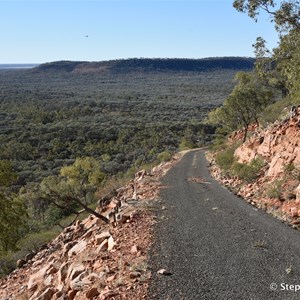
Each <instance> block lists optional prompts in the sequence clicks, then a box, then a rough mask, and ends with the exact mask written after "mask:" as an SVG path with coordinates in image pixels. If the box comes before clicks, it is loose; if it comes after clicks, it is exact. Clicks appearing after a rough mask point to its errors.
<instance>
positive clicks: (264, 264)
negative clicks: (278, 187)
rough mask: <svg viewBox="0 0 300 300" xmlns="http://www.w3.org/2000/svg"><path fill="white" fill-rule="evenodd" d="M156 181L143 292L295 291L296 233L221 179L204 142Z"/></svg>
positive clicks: (289, 295)
mask: <svg viewBox="0 0 300 300" xmlns="http://www.w3.org/2000/svg"><path fill="white" fill-rule="evenodd" d="M195 178H198V179H199V181H203V182H202V183H199V182H194V181H193V180H191V179H195ZM163 185H165V186H166V188H164V189H163V190H162V191H161V192H160V198H161V200H160V202H158V203H157V204H156V208H157V219H158V223H157V224H156V227H155V243H154V245H153V247H152V249H151V251H150V265H151V267H152V268H153V278H152V280H151V283H150V289H149V291H150V293H149V296H148V299H149V300H156V299H163V300H167V299H168V300H177V299H193V300H195V299H208V300H214V299H222V300H223V299H237V300H243V299H247V300H248V299H249V300H250V299H251V300H252V299H253V300H254V299H255V300H256V299H257V300H268V299H270V300H273V299H280V300H289V299H300V233H299V232H297V231H296V230H294V229H291V228H290V227H288V226H287V225H286V224H283V223H281V222H280V221H279V220H277V219H275V218H273V217H272V216H270V215H268V214H266V213H265V212H263V211H260V210H257V209H256V208H254V207H252V206H251V205H249V204H248V203H247V202H246V201H244V200H243V199H241V198H238V197H236V196H235V195H233V194H232V193H231V192H229V191H228V190H226V189H225V188H224V187H222V186H220V185H219V184H218V183H217V182H216V181H215V180H214V179H212V177H211V176H210V174H209V171H208V168H207V161H206V159H205V156H204V151H203V150H198V151H191V152H189V153H187V154H186V155H185V156H184V157H183V159H182V160H181V161H180V162H179V163H178V164H177V165H176V166H175V167H173V168H172V169H171V170H170V171H169V172H168V174H167V175H166V176H165V177H164V179H163ZM162 207H165V209H162ZM161 268H165V269H166V270H167V271H169V272H171V273H172V275H171V276H163V275H158V274H156V271H157V270H159V269H161ZM270 285H272V286H271V288H270ZM287 285H288V286H287ZM276 287H277V288H276ZM275 288H276V290H275ZM297 288H298V289H299V291H298V292H296V291H293V290H291V289H297ZM272 289H273V290H272ZM287 289H288V290H287Z"/></svg>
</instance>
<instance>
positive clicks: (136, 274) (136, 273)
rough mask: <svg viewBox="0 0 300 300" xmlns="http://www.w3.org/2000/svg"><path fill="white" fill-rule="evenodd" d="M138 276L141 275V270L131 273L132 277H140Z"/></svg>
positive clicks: (130, 276)
mask: <svg viewBox="0 0 300 300" xmlns="http://www.w3.org/2000/svg"><path fill="white" fill-rule="evenodd" d="M138 277H141V273H140V272H131V273H130V274H129V278H130V279H135V278H138Z"/></svg>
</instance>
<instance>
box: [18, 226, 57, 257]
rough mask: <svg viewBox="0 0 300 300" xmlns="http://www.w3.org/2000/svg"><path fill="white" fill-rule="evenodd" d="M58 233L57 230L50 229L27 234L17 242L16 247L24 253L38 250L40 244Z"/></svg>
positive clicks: (45, 242) (48, 240)
mask: <svg viewBox="0 0 300 300" xmlns="http://www.w3.org/2000/svg"><path fill="white" fill-rule="evenodd" d="M58 233H59V231H55V230H51V231H44V232H39V233H33V234H29V235H27V236H26V237H24V238H23V239H21V240H20V241H19V242H18V248H19V249H20V251H21V252H24V253H28V252H31V251H33V250H34V251H38V250H39V249H40V247H41V246H42V245H44V244H47V243H48V242H50V241H51V240H52V239H53V238H54V237H56V236H57V234H58Z"/></svg>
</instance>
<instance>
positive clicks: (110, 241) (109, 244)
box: [107, 236, 116, 251]
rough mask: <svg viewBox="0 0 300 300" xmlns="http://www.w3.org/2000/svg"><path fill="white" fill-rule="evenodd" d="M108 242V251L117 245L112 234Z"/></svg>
mask: <svg viewBox="0 0 300 300" xmlns="http://www.w3.org/2000/svg"><path fill="white" fill-rule="evenodd" d="M107 243H108V247H107V250H108V251H111V250H113V248H114V247H115V244H116V243H115V241H114V239H113V237H112V236H110V237H109V238H108V241H107Z"/></svg>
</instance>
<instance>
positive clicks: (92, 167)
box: [39, 157, 109, 223]
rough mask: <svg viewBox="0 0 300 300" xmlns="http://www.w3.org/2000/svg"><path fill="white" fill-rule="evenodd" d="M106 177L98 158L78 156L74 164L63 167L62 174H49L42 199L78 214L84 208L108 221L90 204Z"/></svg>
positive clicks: (41, 191)
mask: <svg viewBox="0 0 300 300" xmlns="http://www.w3.org/2000/svg"><path fill="white" fill-rule="evenodd" d="M104 178H105V176H104V174H103V173H102V172H101V170H100V167H99V163H98V161H97V160H95V159H94V158H91V157H86V158H78V159H76V160H75V162H74V164H73V165H71V166H66V167H63V168H62V169H61V170H60V175H57V176H49V177H47V178H45V179H44V180H43V181H42V182H41V184H40V189H39V191H40V193H41V195H40V199H41V200H42V201H48V202H51V203H52V204H53V205H54V206H56V207H58V208H60V209H62V210H68V211H69V212H70V213H74V214H76V215H79V213H80V212H79V211H78V208H83V209H84V210H85V211H87V212H89V213H91V214H93V215H94V216H96V217H97V218H99V219H101V220H103V221H104V222H106V223H108V222H109V220H108V219H107V218H105V217H104V216H102V215H101V214H99V213H98V212H96V211H95V210H93V209H91V208H90V207H89V206H88V205H89V204H90V203H92V202H93V201H94V195H95V191H96V189H97V187H99V185H100V183H101V182H102V181H103V180H104Z"/></svg>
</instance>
